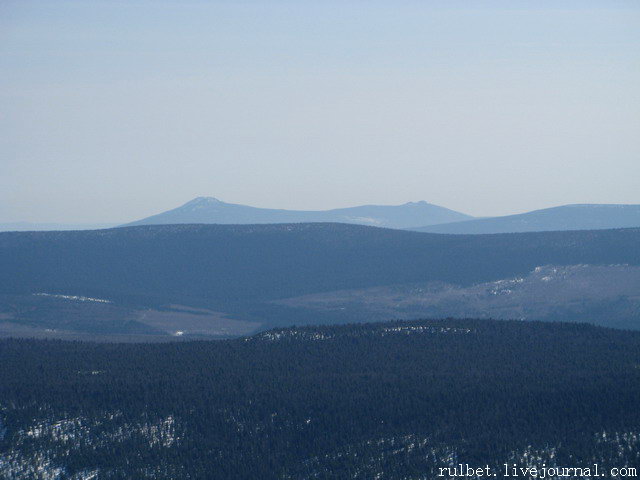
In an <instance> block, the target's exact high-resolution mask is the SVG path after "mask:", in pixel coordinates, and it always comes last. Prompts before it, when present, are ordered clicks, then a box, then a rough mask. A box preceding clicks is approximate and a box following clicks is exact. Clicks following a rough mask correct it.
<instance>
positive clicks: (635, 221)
mask: <svg viewBox="0 0 640 480" xmlns="http://www.w3.org/2000/svg"><path fill="white" fill-rule="evenodd" d="M629 227H640V205H607V204H581V205H564V206H561V207H554V208H545V209H543V210H534V211H532V212H527V213H521V214H518V215H507V216H504V217H490V218H475V219H470V220H464V221H460V222H449V223H444V222H443V224H442V225H425V226H423V227H421V228H412V230H416V231H419V232H429V233H517V232H544V231H561V230H600V229H607V228H629Z"/></svg>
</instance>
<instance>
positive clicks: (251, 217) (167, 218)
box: [126, 197, 473, 228]
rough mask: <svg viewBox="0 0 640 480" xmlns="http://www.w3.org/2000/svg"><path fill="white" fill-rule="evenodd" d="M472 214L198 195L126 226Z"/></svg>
mask: <svg viewBox="0 0 640 480" xmlns="http://www.w3.org/2000/svg"><path fill="white" fill-rule="evenodd" d="M471 218H473V217H471V216H469V215H465V214H464V213H460V212H456V211H454V210H450V209H448V208H444V207H440V206H438V205H432V204H430V203H427V202H424V201H422V202H409V203H405V204H403V205H393V206H391V205H363V206H359V207H350V208H337V209H334V210H319V211H310V210H306V211H305V210H276V209H270V208H257V207H249V206H246V205H237V204H233V203H225V202H223V201H221V200H218V199H217V198H213V197H198V198H196V199H194V200H191V201H190V202H188V203H185V204H184V205H182V206H181V207H178V208H175V209H173V210H169V211H167V212H163V213H159V214H158V215H153V216H151V217H147V218H143V219H142V220H138V221H135V222H131V223H128V224H127V225H126V226H135V225H170V224H184V223H217V224H263V223H310V222H337V223H352V224H358V225H370V226H375V227H388V228H411V227H416V226H422V225H436V224H442V223H447V222H456V221H462V220H469V219H471Z"/></svg>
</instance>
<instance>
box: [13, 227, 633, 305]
mask: <svg viewBox="0 0 640 480" xmlns="http://www.w3.org/2000/svg"><path fill="white" fill-rule="evenodd" d="M639 244H640V229H619V230H599V231H574V232H541V233H526V234H499V235H439V234H427V233H418V232H408V231H399V230H390V229H382V228H374V227H364V226H358V225H346V224H323V223H312V224H279V225H160V226H140V227H126V228H116V229H109V230H95V231H77V232H8V233H0V294H1V293H5V294H14V293H20V294H24V293H36V292H49V293H62V294H74V295H86V296H91V297H100V298H109V299H111V300H117V301H121V302H127V301H128V302H134V303H135V302H138V303H147V304H148V303H154V302H155V303H168V302H178V303H180V302H184V303H186V304H206V305H209V306H212V307H216V308H217V307H220V306H224V305H226V304H236V305H237V304H238V303H247V302H252V301H265V300H271V299H276V298H285V297H291V296H296V295H303V294H306V293H314V292H322V291H331V290H339V289H345V288H360V287H368V286H376V285H389V284H399V283H410V282H422V281H442V282H449V283H453V284H457V285H472V284H474V283H478V282H484V281H491V280H497V279H502V278H507V277H510V276H513V275H521V274H526V273H528V272H530V271H531V270H533V269H534V268H535V267H537V266H539V265H549V264H554V265H575V264H581V263H584V264H630V265H640V249H638V245H639Z"/></svg>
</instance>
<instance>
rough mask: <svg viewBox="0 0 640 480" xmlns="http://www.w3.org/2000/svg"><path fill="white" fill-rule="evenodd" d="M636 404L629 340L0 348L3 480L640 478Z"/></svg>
mask: <svg viewBox="0 0 640 480" xmlns="http://www.w3.org/2000/svg"><path fill="white" fill-rule="evenodd" d="M17 372H19V374H17ZM639 399H640V333H632V332H625V331H616V330H608V329H603V328H598V327H592V326H588V325H583V324H558V323H555V324H551V323H538V322H527V323H524V322H496V321H487V320H484V321H474V320H446V321H414V322H406V323H381V324H360V325H351V326H340V327H335V326H334V327H317V328H311V327H308V328H294V329H285V330H274V331H269V332H265V333H262V334H260V335H257V336H255V337H250V338H247V339H238V340H230V341H222V342H188V343H172V344H146V345H124V344H121V345H115V344H91V343H71V342H69V343H67V342H59V341H33V340H4V341H0V408H1V409H0V477H1V478H3V479H7V480H12V479H25V478H41V477H38V476H36V474H35V473H34V472H36V471H38V472H39V474H40V475H42V474H43V472H44V473H51V472H56V471H57V472H58V474H57V475H58V476H51V477H46V478H56V479H62V478H73V479H78V478H96V479H99V480H102V479H115V478H117V479H133V478H136V479H137V478H153V479H172V480H181V479H187V478H190V479H194V478H203V479H204V478H206V479H230V478H233V479H257V478H260V479H303V478H326V479H328V478H335V479H344V478H355V479H372V478H378V479H418V478H428V479H432V478H436V477H435V472H437V471H438V470H437V469H438V468H439V467H442V466H449V465H456V464H458V463H469V464H471V465H474V466H484V465H486V464H489V465H491V466H492V467H496V468H497V467H499V466H500V465H502V464H503V463H510V464H511V463H516V464H517V465H518V466H523V467H524V466H527V465H528V466H531V465H534V466H538V467H541V466H542V465H543V464H546V465H547V466H569V467H580V466H583V467H588V466H591V465H592V464H593V463H594V462H595V463H598V464H599V465H600V468H601V469H605V468H607V469H608V468H611V467H618V468H619V467H624V466H634V465H635V466H637V465H638V463H639V462H640V408H639V407H640V400H639ZM56 469H58V470H56ZM495 471H496V472H497V471H498V470H495ZM73 475H77V476H73ZM94 475H95V476H94ZM42 478H45V477H42ZM498 478H502V476H499V477H498ZM520 478H523V477H520ZM525 478H526V477H525ZM570 478H576V477H570Z"/></svg>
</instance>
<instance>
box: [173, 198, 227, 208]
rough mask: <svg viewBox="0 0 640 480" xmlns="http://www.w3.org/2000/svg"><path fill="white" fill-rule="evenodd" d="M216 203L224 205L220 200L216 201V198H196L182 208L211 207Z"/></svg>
mask: <svg viewBox="0 0 640 480" xmlns="http://www.w3.org/2000/svg"><path fill="white" fill-rule="evenodd" d="M216 203H224V202H223V201H222V200H219V199H217V198H216V197H196V198H194V199H193V200H191V201H190V202H187V203H185V204H184V205H183V206H185V207H190V206H194V205H212V204H216Z"/></svg>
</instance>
